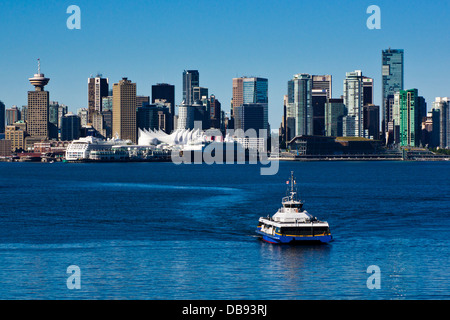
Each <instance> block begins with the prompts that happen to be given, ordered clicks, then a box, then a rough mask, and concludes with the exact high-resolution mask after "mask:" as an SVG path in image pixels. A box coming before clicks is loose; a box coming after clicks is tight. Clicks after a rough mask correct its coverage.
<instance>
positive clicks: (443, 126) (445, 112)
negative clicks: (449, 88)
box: [433, 97, 450, 148]
mask: <svg viewBox="0 0 450 320" xmlns="http://www.w3.org/2000/svg"><path fill="white" fill-rule="evenodd" d="M433 110H435V111H436V112H437V117H436V118H434V119H433V132H436V135H437V137H438V139H437V140H438V142H437V145H438V146H439V147H441V148H450V97H436V99H435V101H434V102H433ZM435 127H438V128H439V129H438V128H436V129H435Z"/></svg>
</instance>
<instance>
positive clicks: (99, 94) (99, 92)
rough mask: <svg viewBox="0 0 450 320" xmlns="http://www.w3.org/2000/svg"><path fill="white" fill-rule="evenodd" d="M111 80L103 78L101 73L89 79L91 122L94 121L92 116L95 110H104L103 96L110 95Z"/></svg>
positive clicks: (89, 112)
mask: <svg viewBox="0 0 450 320" xmlns="http://www.w3.org/2000/svg"><path fill="white" fill-rule="evenodd" d="M108 83H109V80H108V79H107V78H102V75H101V74H98V75H97V76H95V77H90V78H89V79H88V114H89V119H88V120H89V121H88V122H89V123H92V117H93V114H94V113H95V112H98V113H100V112H102V111H103V108H102V98H103V97H107V96H108V90H109V84H108Z"/></svg>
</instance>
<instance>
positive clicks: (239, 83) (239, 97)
mask: <svg viewBox="0 0 450 320" xmlns="http://www.w3.org/2000/svg"><path fill="white" fill-rule="evenodd" d="M243 83H244V78H234V79H233V97H232V99H231V116H233V109H234V106H242V104H243V103H244V86H243Z"/></svg>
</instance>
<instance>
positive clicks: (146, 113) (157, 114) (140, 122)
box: [136, 104, 170, 132]
mask: <svg viewBox="0 0 450 320" xmlns="http://www.w3.org/2000/svg"><path fill="white" fill-rule="evenodd" d="M169 113H170V112H169V108H168V107H167V106H165V105H163V104H146V105H144V106H142V107H141V108H139V109H138V111H137V115H136V122H137V127H138V128H139V129H142V130H144V129H146V130H162V131H164V132H167V125H168V120H169V117H168V116H169Z"/></svg>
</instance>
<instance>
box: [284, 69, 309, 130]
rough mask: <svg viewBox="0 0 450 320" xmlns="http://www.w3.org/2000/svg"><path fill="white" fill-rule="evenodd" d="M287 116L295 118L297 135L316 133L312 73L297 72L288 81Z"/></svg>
mask: <svg viewBox="0 0 450 320" xmlns="http://www.w3.org/2000/svg"><path fill="white" fill-rule="evenodd" d="M286 116H287V119H289V118H294V119H295V136H301V135H307V136H311V135H313V134H314V126H313V125H314V119H313V104H312V77H311V75H309V74H296V75H294V78H293V79H292V80H289V81H288V94H287V107H286ZM287 121H288V122H289V120H287Z"/></svg>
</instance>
